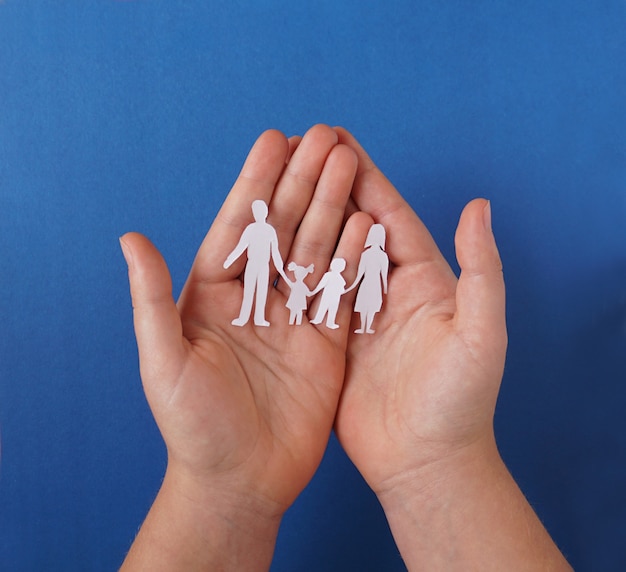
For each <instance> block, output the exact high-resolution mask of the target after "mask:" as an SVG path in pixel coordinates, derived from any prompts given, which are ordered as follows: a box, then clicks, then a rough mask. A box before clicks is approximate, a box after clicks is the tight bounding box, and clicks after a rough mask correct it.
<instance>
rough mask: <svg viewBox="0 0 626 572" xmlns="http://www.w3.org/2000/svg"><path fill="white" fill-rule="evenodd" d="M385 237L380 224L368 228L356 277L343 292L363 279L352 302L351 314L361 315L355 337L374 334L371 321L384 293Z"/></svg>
mask: <svg viewBox="0 0 626 572" xmlns="http://www.w3.org/2000/svg"><path fill="white" fill-rule="evenodd" d="M385 238H386V233H385V227H384V226H383V225H382V224H373V225H372V226H371V227H370V229H369V232H368V233H367V238H366V240H365V250H364V251H363V253H362V254H361V259H360V260H359V269H358V271H357V275H356V278H355V280H354V283H353V284H352V285H351V286H350V287H349V288H348V289H347V290H346V292H349V291H350V290H352V289H353V288H355V287H356V285H357V284H358V283H359V282H360V281H361V280H363V282H361V285H360V286H359V291H358V293H357V295H356V301H355V303H354V311H355V312H359V314H361V327H360V328H359V329H358V330H355V331H354V333H355V334H363V333H367V334H373V333H374V330H373V329H372V322H373V321H374V316H375V315H376V313H377V312H380V309H381V307H382V305H383V294H387V273H388V272H389V258H388V256H387V253H386V252H385V250H384V248H385Z"/></svg>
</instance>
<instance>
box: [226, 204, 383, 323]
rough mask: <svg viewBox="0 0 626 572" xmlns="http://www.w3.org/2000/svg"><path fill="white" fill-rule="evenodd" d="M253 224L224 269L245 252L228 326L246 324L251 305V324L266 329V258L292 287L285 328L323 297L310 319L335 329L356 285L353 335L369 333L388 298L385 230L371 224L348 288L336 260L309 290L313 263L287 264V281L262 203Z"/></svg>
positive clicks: (254, 209) (343, 265)
mask: <svg viewBox="0 0 626 572" xmlns="http://www.w3.org/2000/svg"><path fill="white" fill-rule="evenodd" d="M252 214H253V216H254V222H253V223H250V224H249V225H248V226H247V227H246V229H245V230H244V231H243V233H242V235H241V238H240V239H239V242H238V243H237V246H235V248H234V249H233V251H232V252H231V253H230V254H229V255H228V257H227V258H226V261H225V262H224V268H228V267H229V266H231V265H232V264H233V262H235V260H237V259H238V258H239V257H240V256H241V255H242V254H243V253H244V252H246V256H247V258H248V262H247V264H246V268H245V271H244V274H243V301H242V303H241V311H240V312H239V316H238V317H237V318H235V319H234V320H233V321H232V322H231V323H232V324H233V325H234V326H244V325H245V324H247V323H248V321H249V319H250V315H251V313H252V304H253V302H254V324H255V325H256V326H269V325H270V323H269V322H268V321H267V320H266V319H265V304H266V302H267V294H268V289H269V276H270V266H269V265H270V259H271V261H272V262H273V264H274V266H275V268H276V270H277V271H278V273H279V274H280V276H281V278H282V279H283V280H284V281H285V283H286V284H287V285H288V286H289V288H290V291H291V292H290V295H289V298H288V299H287V303H286V306H287V308H288V309H289V311H290V314H289V324H291V325H300V324H302V314H303V312H305V311H306V310H307V306H308V304H307V298H309V297H312V296H315V295H316V294H318V293H319V292H321V293H322V295H321V299H320V304H319V307H318V309H317V312H316V314H315V317H314V318H313V319H312V320H311V323H312V324H316V325H317V324H321V323H322V322H323V321H324V318H326V326H327V327H328V328H331V329H336V328H338V327H339V325H338V324H337V323H336V322H335V317H336V315H337V310H338V308H339V301H340V299H341V296H343V294H346V293H347V292H350V291H351V290H353V289H354V288H356V287H357V286H359V283H360V286H359V290H358V293H357V296H356V302H355V304H354V311H355V312H358V313H359V314H360V316H361V327H360V328H358V329H357V330H355V333H357V334H363V333H367V334H373V333H374V330H373V329H372V323H373V321H374V316H375V315H376V314H377V313H378V312H380V310H381V308H382V304H383V294H387V274H388V271H389V258H388V257H387V254H386V252H385V238H386V233H385V228H384V227H383V226H382V225H381V224H373V225H372V226H371V227H370V230H369V232H368V234H367V238H366V240H365V250H364V251H363V253H362V254H361V258H360V261H359V267H358V271H357V275H356V278H355V280H354V282H353V283H352V284H351V285H350V286H349V287H348V288H346V287H345V285H346V281H345V280H344V278H343V276H342V272H343V271H344V270H345V268H346V261H345V260H344V259H343V258H335V259H333V260H332V261H331V263H330V269H329V270H328V272H326V273H325V274H324V276H322V279H321V280H320V281H319V284H318V285H317V286H316V287H315V288H314V289H313V290H310V289H309V288H308V286H307V285H306V284H305V282H304V279H305V278H306V276H307V275H308V274H310V273H311V272H313V269H314V267H313V264H310V265H309V266H306V267H305V266H300V265H298V264H296V263H295V262H290V263H289V265H288V266H287V269H288V270H289V271H291V272H293V274H294V278H295V279H294V280H291V279H290V278H289V277H288V276H287V275H286V273H285V271H284V270H283V260H282V258H281V255H280V252H279V250H278V238H277V235H276V231H275V230H274V228H273V227H272V226H271V225H270V224H269V223H268V222H267V215H268V207H267V204H266V203H265V202H264V201H262V200H256V201H254V202H253V203H252Z"/></svg>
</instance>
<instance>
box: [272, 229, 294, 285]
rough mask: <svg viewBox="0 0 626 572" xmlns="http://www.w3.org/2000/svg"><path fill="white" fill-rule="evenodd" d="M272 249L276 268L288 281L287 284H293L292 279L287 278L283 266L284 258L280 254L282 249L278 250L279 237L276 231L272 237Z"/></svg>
mask: <svg viewBox="0 0 626 572" xmlns="http://www.w3.org/2000/svg"><path fill="white" fill-rule="evenodd" d="M270 249H271V253H272V262H273V263H274V267H275V268H276V270H278V273H279V274H280V276H281V278H282V279H283V280H284V281H285V282H287V284H291V281H290V280H289V278H287V275H286V274H285V270H284V268H283V266H284V263H283V258H282V256H281V255H280V250H278V237H277V236H276V232H274V236H273V237H272V241H271V243H270Z"/></svg>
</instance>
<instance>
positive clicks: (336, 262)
mask: <svg viewBox="0 0 626 572" xmlns="http://www.w3.org/2000/svg"><path fill="white" fill-rule="evenodd" d="M345 268H346V261H345V260H344V259H343V258H333V260H332V262H331V263H330V269H331V270H332V271H334V272H342V271H343V270H345Z"/></svg>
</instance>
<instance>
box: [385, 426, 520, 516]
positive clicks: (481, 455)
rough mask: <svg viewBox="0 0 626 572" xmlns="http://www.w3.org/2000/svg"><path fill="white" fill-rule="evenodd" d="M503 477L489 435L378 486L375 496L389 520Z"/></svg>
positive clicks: (410, 469) (505, 470) (399, 474)
mask: <svg viewBox="0 0 626 572" xmlns="http://www.w3.org/2000/svg"><path fill="white" fill-rule="evenodd" d="M502 474H506V475H508V471H507V469H506V467H505V465H504V462H503V461H502V458H501V457H500V454H499V452H498V449H497V446H496V443H495V439H494V437H493V434H489V435H485V436H484V437H483V438H482V439H480V440H477V441H475V442H473V443H472V444H469V445H466V446H464V447H462V448H457V449H454V450H453V451H450V452H447V453H446V454H441V455H438V456H436V457H433V458H431V459H430V460H428V461H426V462H424V461H422V462H421V463H419V464H418V465H416V466H413V467H411V466H409V467H408V468H406V469H404V470H403V471H400V472H398V473H397V474H394V475H393V476H392V477H390V478H388V479H386V480H385V481H384V482H382V483H380V484H379V486H378V487H377V489H376V495H377V497H378V500H379V502H380V503H381V505H382V506H383V508H384V510H385V514H387V517H388V518H389V517H390V516H392V515H393V514H395V513H397V512H402V511H404V510H406V508H407V507H408V506H409V505H412V506H414V507H415V506H416V505H420V504H428V505H432V504H433V503H435V504H436V503H437V502H439V501H441V502H443V499H445V498H449V497H450V496H453V495H456V494H459V496H462V495H463V494H464V491H467V487H468V486H477V487H480V486H483V485H487V483H488V482H491V481H492V480H493V478H494V476H497V475H502ZM487 486H488V485H487Z"/></svg>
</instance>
